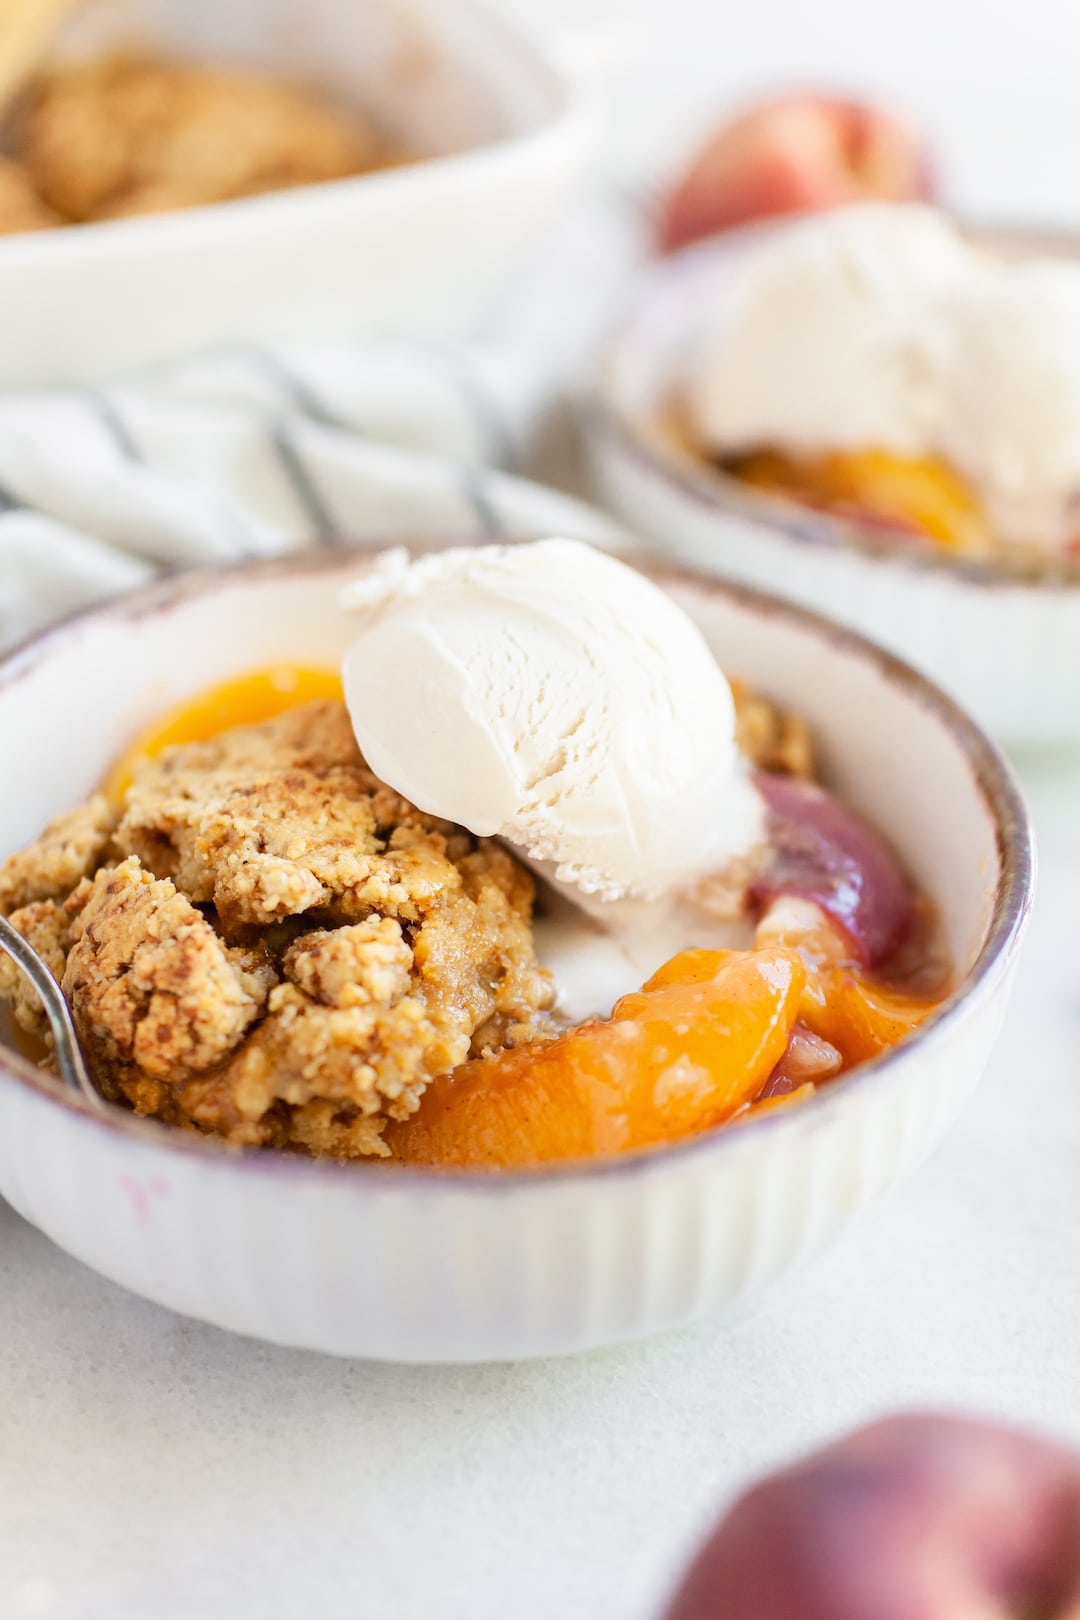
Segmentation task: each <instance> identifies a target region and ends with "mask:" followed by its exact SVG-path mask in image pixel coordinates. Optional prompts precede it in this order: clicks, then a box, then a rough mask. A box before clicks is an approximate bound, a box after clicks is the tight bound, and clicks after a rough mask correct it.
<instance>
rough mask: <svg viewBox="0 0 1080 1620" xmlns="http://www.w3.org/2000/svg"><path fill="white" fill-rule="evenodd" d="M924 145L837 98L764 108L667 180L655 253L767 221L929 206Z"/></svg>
mask: <svg viewBox="0 0 1080 1620" xmlns="http://www.w3.org/2000/svg"><path fill="white" fill-rule="evenodd" d="M929 176H930V168H929V163H928V160H927V155H926V151H925V149H924V146H923V143H922V141H921V140H920V139H919V137H918V135H917V134H916V133H915V131H914V130H913V129H912V128H910V127H909V125H908V124H906V123H905V122H904V121H903V120H902V119H900V118H898V117H897V116H896V115H895V114H893V113H890V112H886V111H884V110H883V109H881V108H878V107H873V106H870V105H868V104H867V103H864V102H860V101H850V100H847V99H845V98H843V97H839V96H824V95H797V96H785V97H782V98H780V99H779V100H773V101H767V102H762V103H760V104H759V105H758V106H756V107H752V108H750V109H749V110H748V111H746V112H744V113H742V114H741V115H740V116H739V117H738V118H736V119H735V120H734V121H733V122H732V123H729V124H726V125H725V126H724V127H723V128H722V129H720V130H718V131H717V132H716V134H715V135H713V137H712V138H711V139H710V140H709V141H708V142H706V144H705V146H704V147H702V149H701V151H700V152H699V153H698V154H697V156H696V157H695V158H694V159H693V160H692V161H691V163H690V165H689V167H688V168H687V169H686V170H685V171H684V172H683V174H682V175H681V176H680V177H679V178H678V179H677V180H676V181H675V183H674V185H673V186H672V188H671V190H670V192H669V194H668V196H667V198H666V201H665V203H664V206H663V209H662V212H661V217H660V222H659V242H660V247H661V249H662V250H663V251H664V252H665V253H668V252H671V251H673V250H674V249H675V248H679V247H683V246H685V244H686V243H687V242H693V241H695V240H696V239H697V238H698V237H701V236H711V235H713V234H715V233H716V232H717V231H723V230H727V229H728V228H729V227H731V226H733V225H743V224H746V223H748V222H749V221H751V220H755V219H764V218H767V217H769V216H770V215H774V214H794V213H803V212H807V211H810V210H814V209H822V208H836V207H839V206H841V205H842V204H844V203H852V202H866V201H869V200H871V199H874V198H877V199H880V200H883V201H886V202H914V201H918V200H925V199H927V198H928V197H929V195H930V191H931V187H930V178H929Z"/></svg>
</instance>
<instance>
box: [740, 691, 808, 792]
mask: <svg viewBox="0 0 1080 1620" xmlns="http://www.w3.org/2000/svg"><path fill="white" fill-rule="evenodd" d="M731 692H732V696H733V697H734V699H735V736H736V741H737V742H738V745H739V748H740V750H741V751H742V753H743V754H744V755H745V756H746V758H747V759H748V760H749V761H750V763H751V765H753V767H754V769H755V770H758V771H775V772H778V773H779V774H780V775H783V776H801V777H805V778H806V779H807V780H810V779H812V777H813V775H814V749H813V740H812V738H811V734H810V727H809V726H808V725H807V723H806V721H805V720H804V719H803V718H802V716H801V715H799V714H795V713H794V712H793V711H792V710H791V709H782V708H781V707H780V705H779V704H778V703H773V702H771V701H770V700H769V699H768V698H765V697H762V696H761V695H760V693H758V692H755V691H754V690H753V689H752V688H751V687H750V686H748V685H747V684H746V682H745V681H741V680H739V679H738V678H732V680H731Z"/></svg>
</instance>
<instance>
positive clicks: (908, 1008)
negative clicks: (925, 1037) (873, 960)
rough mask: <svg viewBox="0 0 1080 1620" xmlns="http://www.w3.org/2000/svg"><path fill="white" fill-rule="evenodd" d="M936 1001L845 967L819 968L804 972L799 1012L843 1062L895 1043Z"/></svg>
mask: <svg viewBox="0 0 1080 1620" xmlns="http://www.w3.org/2000/svg"><path fill="white" fill-rule="evenodd" d="M940 1005H941V998H940V996H936V997H935V998H934V999H933V1000H932V1001H927V1000H923V999H922V998H921V997H917V996H906V995H903V994H901V993H900V992H899V991H896V990H892V989H890V988H888V986H886V985H882V984H875V983H874V981H873V980H872V979H866V978H864V977H863V976H862V975H861V974H858V973H854V972H852V971H851V970H849V969H845V968H839V967H832V968H819V969H818V970H817V971H811V972H809V973H808V974H807V979H806V989H805V990H804V992H803V1001H802V1008H801V1010H800V1017H801V1018H802V1021H803V1022H804V1023H805V1024H806V1025H807V1027H808V1028H809V1029H811V1030H812V1031H813V1032H814V1034H815V1035H818V1036H820V1037H821V1039H822V1040H824V1041H828V1042H829V1044H830V1045H831V1046H835V1047H836V1049H837V1051H838V1052H839V1053H840V1054H841V1056H842V1057H843V1059H844V1067H845V1068H850V1067H851V1065H852V1064H855V1063H865V1062H866V1060H867V1059H868V1058H872V1057H877V1055H878V1053H879V1052H884V1051H885V1049H886V1047H889V1046H895V1045H896V1043H897V1041H902V1040H903V1039H904V1037H905V1036H906V1035H910V1034H911V1033H912V1032H913V1031H914V1030H916V1029H918V1027H919V1025H920V1024H922V1023H925V1022H926V1020H927V1019H928V1018H929V1017H930V1014H931V1013H932V1012H934V1011H935V1009H936V1008H938V1007H939V1006H940Z"/></svg>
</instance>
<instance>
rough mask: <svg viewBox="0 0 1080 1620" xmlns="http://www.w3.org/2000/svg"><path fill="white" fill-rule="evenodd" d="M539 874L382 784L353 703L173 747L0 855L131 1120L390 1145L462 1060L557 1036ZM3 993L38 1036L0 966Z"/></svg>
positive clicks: (253, 1135) (310, 708) (4, 890)
mask: <svg viewBox="0 0 1080 1620" xmlns="http://www.w3.org/2000/svg"><path fill="white" fill-rule="evenodd" d="M532 902H533V885H532V880H531V878H530V877H529V875H528V873H527V872H525V871H524V869H523V868H522V867H521V866H519V865H518V863H517V862H516V861H515V860H513V858H512V857H511V856H510V855H509V854H507V852H506V851H505V850H503V849H502V848H501V847H500V846H498V845H495V844H492V843H491V842H489V841H485V840H483V839H480V840H478V839H475V838H473V837H471V835H469V834H467V833H465V832H463V831H462V830H461V829H460V828H457V827H454V826H452V825H450V824H448V823H446V822H442V821H439V820H437V819H436V818H435V817H432V816H426V815H423V814H422V813H421V812H420V811H418V810H416V809H415V808H414V807H413V806H412V805H410V804H409V803H408V802H407V801H406V800H404V799H402V798H401V797H400V796H399V795H398V794H396V793H394V792H392V791H391V790H390V789H389V788H387V787H386V786H385V784H383V783H382V782H380V781H379V780H378V779H377V778H376V777H375V776H373V775H372V773H371V772H370V771H369V770H368V768H367V766H366V765H365V764H364V762H363V760H362V759H361V757H360V754H359V752H358V750H357V747H356V743H355V740H354V738H353V734H352V728H351V726H350V724H349V720H348V715H347V713H346V711H345V708H344V706H343V705H342V704H340V703H333V702H329V703H317V704H309V705H305V706H304V707H302V708H298V709H293V710H290V711H288V712H287V713H285V714H284V715H282V716H280V717H279V718H277V719H274V720H269V721H264V722H262V723H261V724H258V725H249V726H242V727H238V728H237V729H235V730H233V731H230V732H226V733H224V734H222V735H221V736H219V737H216V738H214V739H213V740H212V741H210V742H205V743H192V744H184V745H180V746H178V747H173V748H170V749H168V750H166V751H165V753H163V754H162V755H161V756H160V758H158V759H156V760H153V761H148V762H146V763H145V764H144V765H142V766H141V767H140V768H139V769H138V770H137V771H136V774H135V777H134V780H133V781H132V784H131V786H130V788H129V789H128V791H127V794H126V796H125V803H124V806H123V810H122V813H121V814H120V816H119V818H117V816H116V814H115V813H114V812H113V811H112V810H111V809H110V808H109V806H108V804H107V803H106V801H105V800H103V799H100V798H99V799H96V800H93V801H91V803H90V804H88V805H86V806H84V807H83V808H82V809H80V810H77V811H75V812H73V813H72V814H71V815H69V816H66V817H62V818H60V819H59V820H58V821H56V822H54V823H52V825H51V826H50V827H49V828H48V829H47V830H46V832H45V833H44V834H43V835H42V838H41V839H40V840H39V841H38V843H37V844H34V845H31V846H30V848H29V849H27V850H23V851H22V852H20V853H19V854H16V855H13V856H12V857H11V858H10V859H9V860H8V861H7V862H6V863H5V864H4V865H3V866H2V867H0V909H3V911H4V912H6V913H7V914H9V915H10V916H11V919H12V921H13V922H14V923H15V926H16V927H18V928H19V929H20V931H21V932H22V933H24V935H25V936H26V937H27V938H29V939H30V940H31V942H32V943H34V944H35V945H36V946H37V948H38V949H39V951H41V953H42V955H43V956H44V957H45V959H46V961H47V962H48V963H49V966H50V967H51V968H52V969H53V971H54V972H55V973H56V974H57V977H58V978H59V979H60V981H61V984H62V986H63V989H64V993H65V995H66V996H67V999H68V1001H69V1003H70V1005H71V1008H72V1012H73V1015H74V1017H75V1021H76V1025H77V1027H78V1030H79V1034H80V1038H81V1039H82V1041H83V1044H84V1046H85V1048H86V1051H87V1056H88V1059H89V1061H90V1063H91V1065H92V1068H93V1070H94V1072H95V1074H96V1075H97V1077H98V1078H99V1080H100V1081H101V1083H102V1084H103V1085H104V1087H105V1088H106V1089H107V1090H108V1091H109V1092H110V1093H111V1094H112V1095H113V1096H116V1097H121V1096H122V1097H125V1098H126V1099H127V1100H128V1101H129V1102H130V1103H131V1104H132V1106H133V1107H134V1108H135V1109H136V1110H137V1111H138V1112H140V1113H146V1114H154V1115H157V1116H159V1117H161V1118H163V1119H166V1120H168V1121H170V1122H172V1123H174V1124H178V1125H183V1126H187V1127H189V1128H194V1129H199V1130H204V1131H209V1132H214V1133H215V1134H218V1135H220V1136H223V1137H225V1138H226V1139H227V1140H228V1141H230V1142H233V1143H238V1144H259V1145H272V1146H276V1147H293V1148H299V1149H303V1150H306V1151H310V1152H314V1153H328V1154H333V1155H336V1156H340V1157H355V1156H359V1155H366V1154H377V1153H380V1152H382V1151H384V1150H383V1149H382V1146H381V1141H380V1137H381V1132H382V1129H383V1126H384V1124H385V1122H386V1119H387V1118H388V1117H390V1118H395V1119H404V1118H407V1117H408V1115H409V1114H410V1113H412V1112H413V1111H414V1110H415V1108H416V1107H417V1104H418V1102H419V1099H420V1096H421V1094H422V1093H423V1090H424V1087H425V1086H426V1085H427V1083H428V1081H429V1080H431V1079H433V1078H434V1077H435V1076H436V1075H438V1074H442V1073H445V1072H446V1071H447V1070H449V1069H451V1068H453V1067H455V1066H456V1065H457V1064H458V1063H460V1062H462V1061H463V1060H464V1059H465V1058H466V1057H468V1056H469V1055H470V1054H471V1053H473V1052H476V1051H479V1050H482V1049H486V1048H489V1047H491V1046H496V1045H499V1044H503V1043H506V1042H510V1041H519V1040H522V1039H526V1038H536V1037H537V1035H539V1034H542V1033H546V1031H547V1027H548V1026H547V1020H546V1017H545V1014H546V1013H547V1010H548V1009H549V1008H550V1006H551V1004H552V1000H553V984H552V980H551V977H550V975H549V974H548V973H547V972H546V970H545V969H543V968H542V967H541V966H540V964H539V963H538V962H537V959H536V956H535V954H534V951H533V944H532V929H531V912H532ZM0 995H3V996H6V997H8V998H10V999H12V1000H13V1002H14V1004H15V1011H16V1016H17V1017H18V1019H19V1021H20V1023H22V1024H23V1025H24V1027H27V1028H29V1029H31V1030H33V1031H35V1032H37V1033H41V1017H40V1011H39V1009H38V1007H37V1005H36V998H34V997H33V995H32V993H31V992H28V991H25V990H23V989H22V988H21V987H20V986H19V984H18V983H17V981H16V980H15V978H14V975H13V972H11V971H10V970H8V969H6V968H5V967H4V966H3V960H2V959H0Z"/></svg>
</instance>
